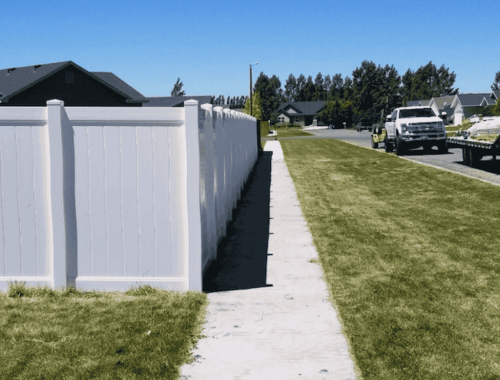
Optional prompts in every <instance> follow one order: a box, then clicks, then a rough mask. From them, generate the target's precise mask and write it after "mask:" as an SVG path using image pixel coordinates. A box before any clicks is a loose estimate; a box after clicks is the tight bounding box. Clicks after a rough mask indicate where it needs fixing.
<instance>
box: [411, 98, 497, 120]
mask: <svg viewBox="0 0 500 380" xmlns="http://www.w3.org/2000/svg"><path fill="white" fill-rule="evenodd" d="M499 96H500V90H494V91H491V92H490V93H477V94H457V95H450V96H440V97H436V98H432V99H430V100H411V101H408V102H407V106H408V107H414V106H429V107H431V108H432V109H433V110H434V112H436V114H438V115H440V114H441V113H442V112H446V119H447V121H448V122H449V123H450V124H453V125H460V124H462V122H463V120H464V119H468V118H470V117H472V116H473V115H479V114H482V112H483V110H484V108H485V107H487V106H494V105H495V104H496V102H497V100H498V97H499Z"/></svg>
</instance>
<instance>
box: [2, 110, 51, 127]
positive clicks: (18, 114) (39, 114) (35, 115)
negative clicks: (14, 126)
mask: <svg viewBox="0 0 500 380" xmlns="http://www.w3.org/2000/svg"><path fill="white" fill-rule="evenodd" d="M46 121H47V107H0V123H1V124H3V125H6V124H9V123H11V122H16V123H19V122H21V123H30V122H35V123H37V124H39V123H46Z"/></svg>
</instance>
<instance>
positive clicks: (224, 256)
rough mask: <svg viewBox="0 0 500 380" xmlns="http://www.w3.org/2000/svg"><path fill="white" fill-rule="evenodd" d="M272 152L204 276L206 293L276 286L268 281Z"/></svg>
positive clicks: (255, 173) (255, 171)
mask: <svg viewBox="0 0 500 380" xmlns="http://www.w3.org/2000/svg"><path fill="white" fill-rule="evenodd" d="M271 156H272V152H263V153H262V155H261V157H260V158H259V160H258V161H257V163H256V165H255V167H254V169H253V172H252V174H251V175H250V177H249V179H248V182H247V184H246V186H245V189H244V191H243V194H242V197H241V200H240V201H239V202H238V207H237V209H236V210H235V211H234V212H233V221H232V222H231V224H230V225H229V226H228V229H227V234H226V237H225V238H224V239H223V240H222V242H221V243H220V244H219V248H218V250H217V260H216V261H214V262H213V263H212V264H211V265H210V266H209V268H208V269H207V271H206V272H205V276H204V277H203V291H204V292H206V293H212V292H221V291H227V290H242V289H252V288H261V287H265V286H272V285H270V284H267V283H266V280H267V249H268V242H269V202H270V187H271Z"/></svg>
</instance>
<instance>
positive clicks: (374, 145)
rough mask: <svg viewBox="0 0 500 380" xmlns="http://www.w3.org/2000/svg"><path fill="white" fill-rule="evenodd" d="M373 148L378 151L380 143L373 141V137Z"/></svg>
mask: <svg viewBox="0 0 500 380" xmlns="http://www.w3.org/2000/svg"><path fill="white" fill-rule="evenodd" d="M372 148H373V149H377V148H378V143H376V142H374V141H373V137H372Z"/></svg>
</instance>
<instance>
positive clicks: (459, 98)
mask: <svg viewBox="0 0 500 380" xmlns="http://www.w3.org/2000/svg"><path fill="white" fill-rule="evenodd" d="M490 95H491V93H479V94H458V95H455V98H454V99H453V102H452V103H451V108H453V110H454V113H453V124H454V125H459V124H462V121H463V120H464V119H468V118H469V117H471V116H473V115H475V114H481V113H482V110H483V109H484V107H486V106H487V105H490V104H486V103H488V101H485V98H489V97H490ZM481 104H483V105H481ZM492 104H494V103H492Z"/></svg>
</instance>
